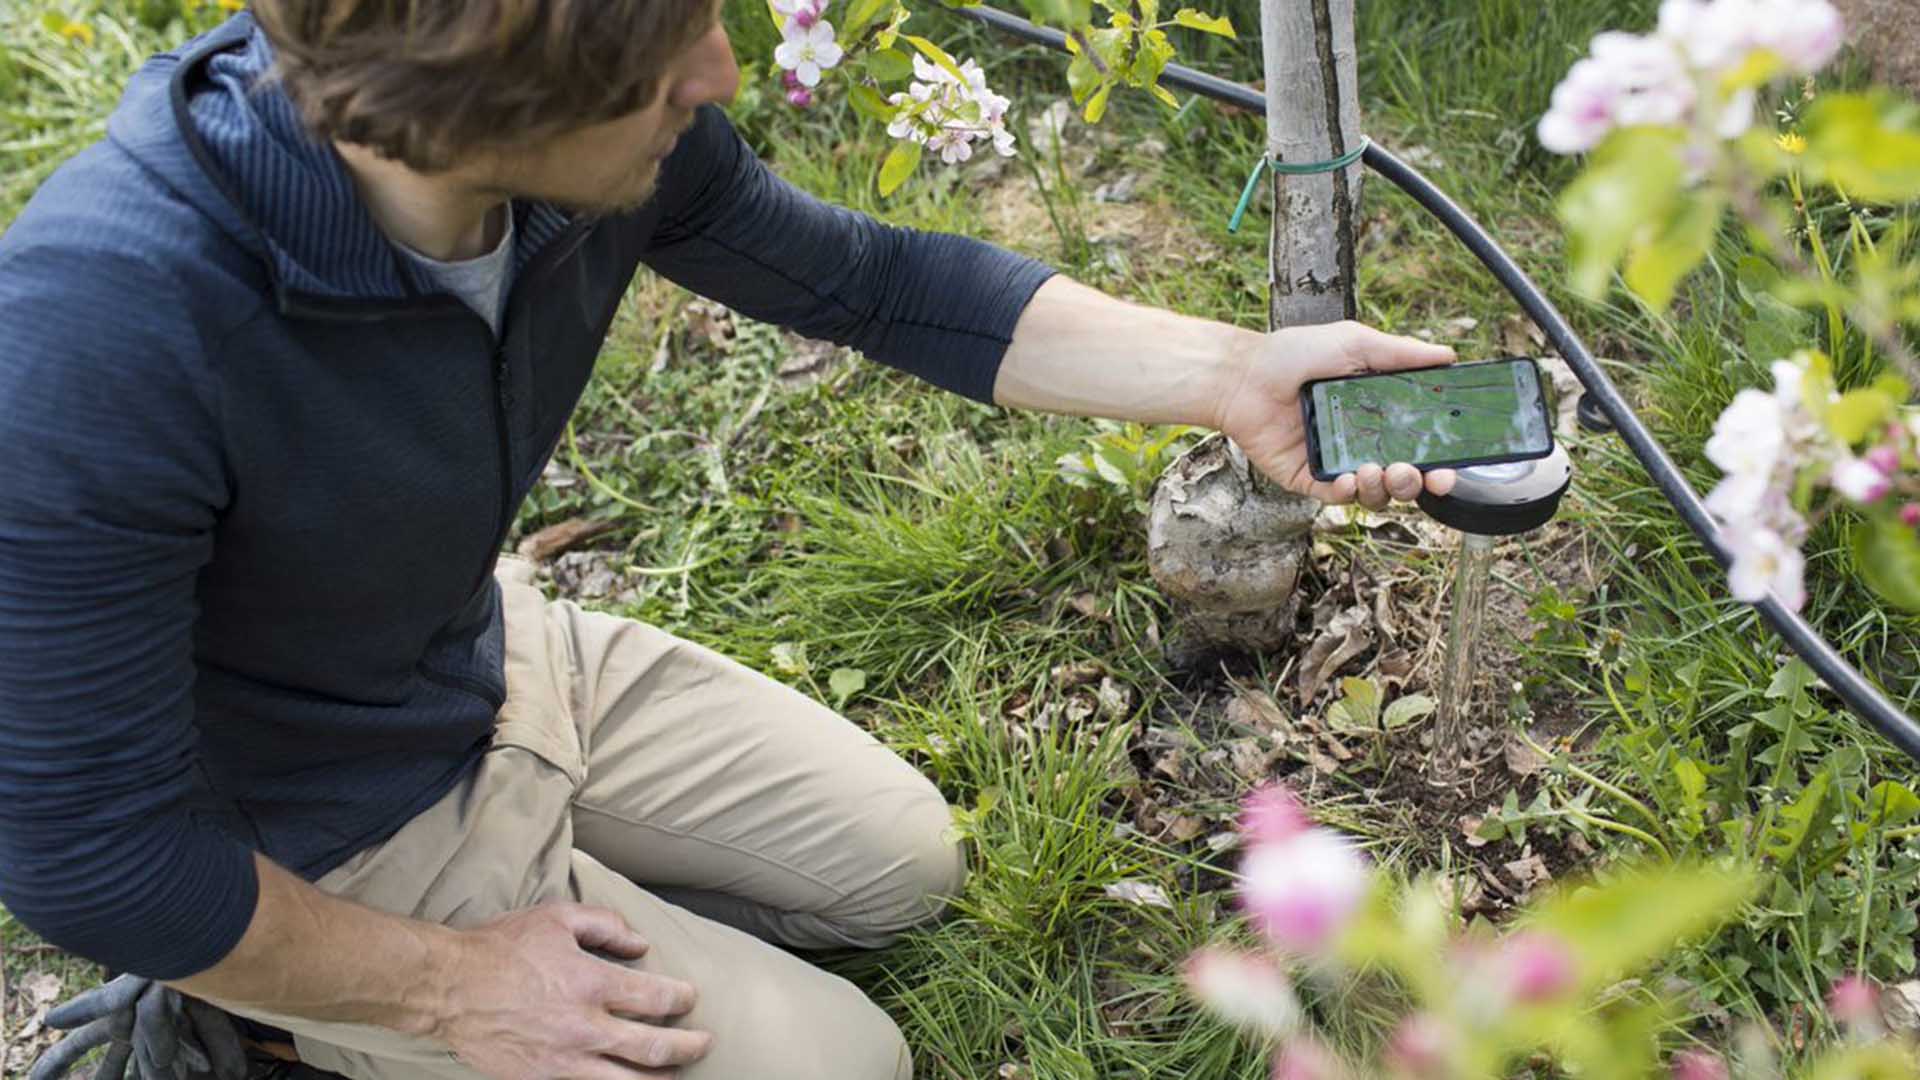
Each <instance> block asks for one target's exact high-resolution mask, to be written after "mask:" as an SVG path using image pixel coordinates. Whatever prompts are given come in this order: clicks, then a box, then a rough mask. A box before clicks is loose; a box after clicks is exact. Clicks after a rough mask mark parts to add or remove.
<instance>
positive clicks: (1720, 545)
mask: <svg viewBox="0 0 1920 1080" xmlns="http://www.w3.org/2000/svg"><path fill="white" fill-rule="evenodd" d="M953 10H955V11H957V12H959V13H960V14H962V15H965V16H967V17H969V18H972V19H976V20H978V21H980V22H983V23H985V24H986V25H988V26H991V27H993V28H994V29H996V30H1001V31H1004V32H1006V33H1008V34H1011V35H1013V36H1014V37H1017V38H1021V39H1024V40H1026V41H1030V42H1033V43H1035V44H1039V45H1045V46H1047V47H1048V48H1052V49H1058V50H1060V51H1062V52H1065V51H1067V36H1066V35H1065V34H1063V33H1061V32H1060V31H1058V30H1054V29H1050V28H1048V27H1044V26H1035V25H1034V24H1033V23H1031V22H1028V21H1027V20H1025V19H1022V18H1020V17H1019V16H1017V15H1011V14H1009V13H1007V12H1004V11H998V10H995V9H994V8H990V7H986V6H983V5H974V6H972V7H964V8H955V9H953ZM1160 81H1161V82H1162V83H1164V84H1166V85H1168V86H1175V87H1179V88H1180V89H1182V90H1190V91H1192V92H1194V93H1196V94H1199V95H1201V96H1203V97H1209V98H1212V99H1214V100H1215V101H1219V102H1223V103H1225V104H1228V105H1232V106H1235V107H1236V108H1241V109H1246V110H1247V111H1249V112H1253V113H1257V114H1262V115H1264V114H1265V112H1266V107H1267V103H1266V99H1265V98H1264V97H1263V96H1262V95H1261V94H1260V92H1259V91H1257V90H1254V89H1253V88H1251V87H1247V86H1242V85H1240V84H1239V83H1236V82H1232V81H1230V80H1227V79H1222V78H1220V77H1219V76H1216V75H1209V74H1207V73H1205V72H1202V71H1195V70H1193V69H1192V68H1188V67H1182V66H1180V65H1178V64H1170V65H1168V66H1167V69H1166V70H1165V71H1163V72H1162V73H1161V75H1160ZM1362 160H1364V161H1365V162H1366V164H1367V166H1368V167H1369V168H1371V169H1373V171H1375V172H1377V173H1379V174H1380V175H1381V176H1383V177H1385V178H1387V179H1388V180H1390V181H1392V182H1393V184H1394V186H1396V187H1398V188H1399V189H1400V190H1401V191H1404V192H1406V193H1407V194H1408V195H1410V196H1412V197H1413V200H1414V201H1415V202H1417V203H1419V204H1420V205H1421V206H1422V207H1424V208H1425V209H1426V210H1427V212H1429V213H1431V214H1432V215H1433V216H1434V217H1436V218H1438V219H1439V220H1440V222H1441V223H1442V224H1443V225H1445V226H1446V227H1447V230H1448V231H1449V232H1451V233H1453V235H1454V236H1455V237H1456V238H1458V239H1459V240H1460V242H1461V243H1463V244H1465V245H1466V246H1467V249H1468V250H1469V251H1471V252H1473V254H1474V256H1475V257H1476V258H1478V259H1479V260H1480V262H1481V263H1482V264H1483V265H1485V266H1486V268H1487V269H1488V270H1489V271H1491V272H1492V273H1493V276H1494V277H1495V278H1496V279H1498V280H1499V282H1500V284H1501V285H1502V286H1503V287H1504V288H1505V289H1506V290H1507V292H1508V293H1510V294H1511V295H1512V296H1513V298H1514V300H1515V302H1517V303H1518V304H1519V305H1520V308H1521V310H1523V311H1525V312H1526V313H1527V317H1528V318H1530V319H1532V320H1533V321H1534V324H1535V325H1537V326H1539V327H1540V329H1541V330H1542V331H1543V332H1545V334H1546V335H1547V340H1549V341H1551V342H1552V343H1553V347H1554V348H1555V349H1556V350H1558V351H1559V353H1560V355H1561V356H1562V357H1564V358H1565V359H1566V361H1567V366H1568V367H1569V368H1571V369H1572V370H1573V373H1574V375H1575V376H1577V377H1578V378H1579V380H1580V383H1581V385H1582V386H1584V387H1586V390H1587V392H1588V393H1589V394H1591V395H1592V396H1593V399H1594V401H1595V402H1597V403H1598V405H1599V407H1600V410H1601V411H1602V412H1604V413H1605V414H1606V416H1607V419H1608V420H1610V421H1612V422H1613V426H1614V429H1615V431H1616V432H1618V433H1619V435H1620V437H1621V438H1622V439H1623V440H1625V441H1626V444H1627V448H1628V449H1629V450H1632V451H1633V456H1634V457H1636V458H1638V459H1639V460H1640V464H1641V465H1643V466H1645V468H1646V470H1647V474H1648V475H1649V476H1650V477H1651V478H1652V480H1653V482H1654V484H1655V485H1656V486H1658V487H1659V489H1660V493H1661V494H1662V495H1665V496H1666V497H1667V501H1668V502H1670V503H1672V504H1673V507H1674V509H1675V510H1677V511H1679V513H1680V518H1681V520H1683V521H1685V522H1686V523H1687V527H1688V528H1689V529H1692V530H1693V534H1694V535H1695V536H1696V537H1698V538H1699V539H1700V542H1701V543H1702V544H1704V545H1705V546H1706V549H1707V551H1708V553H1709V554H1711V555H1712V556H1713V558H1714V560H1715V561H1716V562H1718V563H1719V564H1720V566H1721V567H1722V568H1725V567H1727V566H1729V565H1731V564H1732V562H1733V554H1732V552H1731V551H1730V550H1729V548H1728V546H1727V543H1726V540H1725V539H1724V538H1723V537H1722V535H1721V529H1720V527H1719V525H1717V524H1716V523H1715V522H1714V520H1713V517H1712V515H1711V514H1709V513H1708V512H1707V508H1706V505H1705V504H1704V503H1702V502H1701V501H1700V496H1699V495H1698V494H1697V493H1696V492H1695V491H1694V490H1693V487H1692V486H1691V485H1689V484H1688V483H1687V480H1686V477H1684V476H1682V475H1681V474H1680V470H1679V468H1678V467H1676V466H1675V465H1674V463H1673V459H1672V458H1671V457H1669V456H1667V452H1666V451H1665V450H1664V449H1662V448H1661V446H1660V444H1659V443H1658V442H1656V441H1654V438H1653V434H1652V432H1650V431H1648V430H1647V426H1646V425H1645V424H1643V423H1641V422H1640V418H1639V417H1638V416H1636V415H1635V414H1634V411H1633V409H1632V408H1631V407H1630V406H1629V405H1628V404H1627V401H1626V398H1624V397H1622V396H1621V394H1620V391H1619V389H1618V388H1616V387H1615V386H1614V385H1613V381H1612V380H1611V379H1609V378H1608V377H1607V374H1606V372H1605V371H1603V370H1601V368H1600V365H1599V364H1598V363H1596V362H1595V361H1594V359H1593V354H1592V353H1590V352H1588V351H1587V347H1586V345H1585V344H1583V343H1582V342H1581V341H1580V338H1579V337H1578V336H1577V335H1575V334H1574V332H1573V328H1572V327H1571V326H1569V325H1567V320H1566V319H1565V317H1563V316H1562V315H1561V314H1560V312H1559V310H1558V309H1556V308H1555V307H1554V306H1553V302H1552V301H1550V300H1548V299H1547V297H1546V295H1545V294H1544V293H1542V292H1541V291H1540V288H1539V286H1537V285H1535V284H1534V283H1533V280H1532V279H1531V278H1529V277H1527V274H1526V272H1525V271H1523V270H1521V269H1520V267H1519V265H1518V264H1516V263H1515V262H1514V261H1513V259H1512V257H1511V256H1509V255H1508V254H1507V253H1506V251H1505V250H1503V249H1502V248H1501V247H1500V245H1499V244H1498V243H1497V242H1495V241H1494V239H1493V237H1492V236H1491V235H1489V234H1488V233H1487V231H1486V229H1484V228H1482V227H1481V226H1480V224H1479V223H1478V222H1476V221H1474V220H1473V218H1472V217H1471V216H1470V215H1468V214H1467V212H1466V211H1465V210H1462V209H1461V208H1460V207H1459V205H1458V204H1456V203H1455V202H1454V201H1453V200H1452V199H1450V198H1448V197H1447V195H1446V193H1445V192H1443V191H1441V190H1440V189H1439V188H1437V187H1435V186H1434V184H1433V182H1432V181H1430V180H1428V179H1427V178H1426V177H1425V176H1423V175H1421V173H1420V172H1419V170H1417V169H1415V168H1414V167H1413V166H1411V165H1408V164H1407V163H1406V162H1405V161H1402V160H1401V159H1400V158H1398V157H1395V156H1394V155H1393V153H1392V152H1390V151H1388V150H1387V149H1386V148H1385V147H1383V146H1381V145H1380V144H1379V143H1378V142H1374V143H1372V144H1371V145H1369V146H1368V147H1367V150H1366V154H1365V156H1364V158H1363V159H1362ZM1753 606H1754V607H1755V608H1756V609H1758V611H1759V612H1760V617H1761V618H1762V619H1763V620H1765V622H1766V624H1767V625H1768V626H1770V627H1772V628H1773V629H1774V631H1775V632H1776V633H1778V634H1779V635H1780V636H1781V637H1782V638H1783V639H1785V641H1786V643H1787V646H1788V648H1791V649H1792V650H1793V651H1794V652H1795V653H1797V654H1798V655H1799V656H1800V658H1801V659H1802V660H1805V661H1806V663H1807V666H1808V667H1810V668H1812V669H1813V671H1814V673H1815V674H1816V675H1818V676H1819V677H1820V678H1821V680H1822V681H1824V682H1825V683H1826V684H1827V686H1828V688H1830V689H1831V690H1832V691H1833V692H1834V693H1835V694H1837V695H1838V696H1839V697H1840V699H1841V700H1842V701H1844V702H1845V703H1846V705H1847V708H1848V709H1849V710H1851V711H1852V712H1853V714H1854V715H1855V716H1857V717H1859V718H1860V719H1862V720H1865V721H1866V722H1867V723H1868V724H1869V725H1871V726H1872V727H1873V728H1874V730H1876V731H1878V732H1879V733H1880V734H1881V735H1883V736H1885V737H1886V739H1887V741H1889V742H1891V743H1893V745H1895V746H1897V747H1899V748H1900V750H1901V751H1902V752H1904V753H1905V754H1906V755H1907V756H1908V757H1909V758H1912V759H1914V760H1915V761H1920V723H1916V722H1915V721H1914V719H1913V718H1912V717H1910V716H1908V715H1907V714H1906V713H1904V712H1902V711H1901V710H1900V709H1899V708H1898V707H1897V706H1895V705H1894V704H1893V702H1891V701H1889V700H1887V697H1886V695H1884V694H1882V693H1881V692H1880V690H1879V689H1878V688H1877V687H1875V686H1874V685H1873V684H1872V683H1870V682H1868V681H1867V680H1866V678H1865V677H1864V676H1862V675H1861V674H1860V672H1859V671H1857V670H1855V669H1854V667H1853V665H1851V664H1849V663H1847V661H1846V659H1845V658H1844V657H1842V656H1841V655H1840V654H1839V652H1838V651H1836V650H1835V649H1834V647H1833V646H1832V645H1830V644H1828V642H1827V640H1826V639H1825V638H1823V637H1821V636H1820V634H1819V633H1818V632H1817V631H1815V630H1814V628H1813V627H1812V626H1811V625H1809V624H1808V623H1807V621H1806V620H1805V619H1803V618H1801V617H1800V615H1799V614H1798V613H1796V612H1794V611H1791V610H1789V609H1787V608H1786V607H1785V606H1783V605H1782V604H1781V603H1780V602H1779V601H1778V600H1776V599H1774V598H1773V597H1771V596H1769V597H1768V598H1767V599H1765V600H1762V601H1760V602H1759V603H1757V604H1755V605H1753Z"/></svg>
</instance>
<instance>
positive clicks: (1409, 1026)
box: [1386, 1013, 1451, 1080]
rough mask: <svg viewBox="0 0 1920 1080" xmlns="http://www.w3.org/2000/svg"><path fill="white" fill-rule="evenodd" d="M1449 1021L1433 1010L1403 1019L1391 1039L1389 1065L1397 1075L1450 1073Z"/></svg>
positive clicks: (1443, 1074)
mask: <svg viewBox="0 0 1920 1080" xmlns="http://www.w3.org/2000/svg"><path fill="white" fill-rule="evenodd" d="M1448 1036H1449V1033H1448V1031H1447V1028H1446V1025H1444V1024H1442V1023H1441V1022H1440V1021H1439V1020H1438V1019H1437V1018H1435V1017H1434V1016H1432V1015H1431V1014H1429V1013H1415V1014H1413V1015H1412V1016H1409V1017H1407V1018H1406V1019H1405V1020H1402V1021H1400V1026H1399V1027H1398V1028H1395V1029H1394V1032H1393V1038H1392V1039H1391V1040H1390V1041H1389V1042H1388V1043H1387V1055H1386V1057H1387V1065H1388V1067H1389V1068H1391V1069H1392V1070H1393V1072H1394V1075H1396V1076H1404V1077H1409V1078H1413V1080H1420V1078H1424V1077H1438V1076H1445V1075H1446V1068H1447V1044H1448V1043H1449V1042H1450V1041H1451V1040H1450V1038H1449V1037H1448Z"/></svg>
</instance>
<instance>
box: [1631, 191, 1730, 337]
mask: <svg viewBox="0 0 1920 1080" xmlns="http://www.w3.org/2000/svg"><path fill="white" fill-rule="evenodd" d="M1726 207H1727V204H1726V199H1725V198H1724V197H1723V196H1721V195H1720V194H1719V193H1718V192H1713V191H1700V192H1692V193H1689V194H1687V195H1686V196H1684V197H1683V198H1681V199H1679V200H1678V201H1677V203H1676V205H1675V206H1674V207H1673V208H1672V209H1671V211H1670V212H1669V213H1668V214H1667V217H1666V220H1665V221H1663V222H1660V223H1658V224H1657V225H1656V226H1654V227H1653V228H1651V229H1648V230H1645V231H1643V232H1642V233H1641V235H1640V236H1639V237H1638V238H1636V240H1635V241H1634V242H1633V244H1632V246H1631V251H1630V253H1629V254H1628V256H1627V266H1626V279H1627V288H1629V289H1632V290H1633V291H1634V293H1635V294H1636V295H1638V296H1639V297H1640V299H1642V300H1644V301H1646V302H1647V306H1648V307H1650V308H1652V309H1654V310H1655V311H1665V310H1666V307H1667V305H1668V304H1670V303H1672V302H1673V293H1674V290H1675V289H1677V288H1679V286H1680V281H1681V279H1682V278H1684V277H1686V276H1687V274H1689V273H1690V272H1692V270H1693V268H1694V267H1696V266H1699V265H1700V263H1701V261H1702V260H1703V259H1705V258H1706V257H1707V251H1708V250H1709V249H1711V248H1712V247H1713V238H1714V236H1715V235H1716V234H1718V233H1719V231H1720V219H1721V218H1722V217H1723V216H1725V213H1726Z"/></svg>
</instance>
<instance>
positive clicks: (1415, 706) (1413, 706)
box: [1380, 694, 1439, 731]
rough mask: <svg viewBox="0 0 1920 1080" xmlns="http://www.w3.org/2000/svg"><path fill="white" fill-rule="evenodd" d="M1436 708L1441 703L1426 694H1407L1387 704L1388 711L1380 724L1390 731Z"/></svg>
mask: <svg viewBox="0 0 1920 1080" xmlns="http://www.w3.org/2000/svg"><path fill="white" fill-rule="evenodd" d="M1436 708H1439V703H1438V702H1436V701H1434V700H1433V699H1432V698H1430V697H1428V696H1427V695H1425V694H1407V695H1405V696H1403V697H1400V698H1398V699H1396V700H1395V701H1394V703H1393V704H1391V705H1389V706H1387V711H1386V713H1385V714H1384V715H1382V716H1381V717H1380V726H1381V727H1384V728H1386V729H1387V730H1388V731H1392V730H1394V729H1395V728H1401V727H1405V726H1406V725H1408V724H1411V723H1413V722H1414V721H1415V720H1418V719H1420V718H1421V717H1423V716H1427V715H1429V714H1431V713H1432V712H1433V710H1434V709H1436Z"/></svg>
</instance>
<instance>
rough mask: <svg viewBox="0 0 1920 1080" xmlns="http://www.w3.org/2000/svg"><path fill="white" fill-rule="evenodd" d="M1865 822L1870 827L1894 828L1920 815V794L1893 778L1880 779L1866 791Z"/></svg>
mask: <svg viewBox="0 0 1920 1080" xmlns="http://www.w3.org/2000/svg"><path fill="white" fill-rule="evenodd" d="M1867 814H1868V818H1867V824H1868V825H1869V826H1871V827H1872V828H1876V829H1881V828H1894V827H1897V826H1900V825H1905V824H1906V823H1907V822H1909V821H1912V820H1913V819H1914V818H1916V817H1920V795H1915V794H1914V793H1913V789H1912V788H1909V787H1908V786H1907V785H1905V784H1901V783H1897V782H1895V781H1893V780H1882V781H1880V782H1879V783H1877V784H1875V785H1873V790H1872V791H1869V792H1867Z"/></svg>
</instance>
